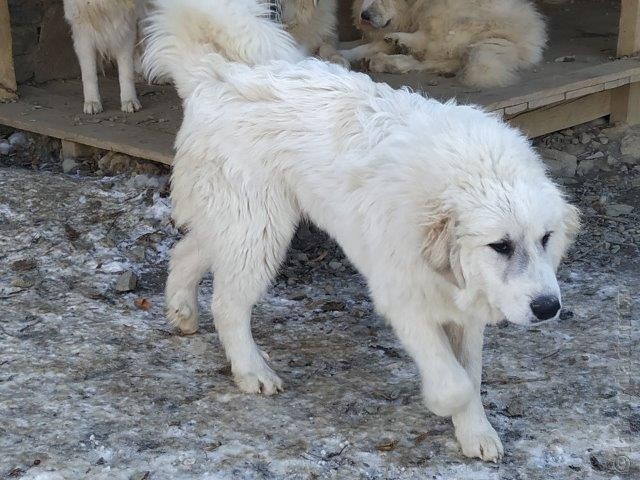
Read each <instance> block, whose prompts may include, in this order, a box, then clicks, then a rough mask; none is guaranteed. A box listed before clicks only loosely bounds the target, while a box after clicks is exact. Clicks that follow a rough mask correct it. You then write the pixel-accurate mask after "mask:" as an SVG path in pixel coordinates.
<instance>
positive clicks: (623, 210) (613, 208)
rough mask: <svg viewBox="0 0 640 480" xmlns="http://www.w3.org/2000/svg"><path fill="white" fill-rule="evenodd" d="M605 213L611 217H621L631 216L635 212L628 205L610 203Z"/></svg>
mask: <svg viewBox="0 0 640 480" xmlns="http://www.w3.org/2000/svg"><path fill="white" fill-rule="evenodd" d="M604 208H605V212H606V213H607V215H609V216H610V217H619V216H620V215H629V214H630V213H631V212H633V206H632V205H626V204H624V203H610V204H608V205H606V206H605V207H604Z"/></svg>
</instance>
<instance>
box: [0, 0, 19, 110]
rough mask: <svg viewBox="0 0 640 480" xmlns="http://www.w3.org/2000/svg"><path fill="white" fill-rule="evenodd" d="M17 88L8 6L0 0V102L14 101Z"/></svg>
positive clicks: (5, 1) (5, 0)
mask: <svg viewBox="0 0 640 480" xmlns="http://www.w3.org/2000/svg"><path fill="white" fill-rule="evenodd" d="M17 88H18V87H17V85H16V74H15V70H14V66H13V50H12V40H11V22H10V20H9V5H8V3H7V0H0V102H2V101H10V100H15V99H16V98H17V96H18V95H17Z"/></svg>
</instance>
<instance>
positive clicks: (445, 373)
mask: <svg viewBox="0 0 640 480" xmlns="http://www.w3.org/2000/svg"><path fill="white" fill-rule="evenodd" d="M389 313H390V314H388V315H387V317H388V318H389V320H390V323H391V324H392V326H393V328H394V330H395V332H396V334H397V335H398V338H399V339H400V341H401V342H402V344H403V345H404V347H405V349H406V350H407V351H408V352H409V354H410V355H411V356H412V357H413V359H414V360H415V362H416V363H417V364H418V368H419V369H420V375H421V377H422V389H423V393H424V399H425V403H426V405H427V407H428V408H429V410H431V411H432V412H433V413H435V414H436V415H439V416H443V417H450V416H452V415H456V414H459V413H461V412H463V411H465V410H466V409H467V408H468V404H469V402H471V401H472V399H473V396H474V393H475V389H474V386H473V383H472V382H471V379H470V378H469V375H468V374H467V372H466V371H465V369H464V368H463V367H462V365H460V363H459V362H458V361H457V359H456V357H455V354H454V352H453V349H452V348H451V343H450V341H449V338H448V337H447V334H446V333H445V331H444V329H443V328H442V326H441V325H439V324H437V323H432V322H431V321H430V320H429V319H427V318H425V315H424V313H419V312H410V311H407V310H406V309H404V308H403V309H402V310H398V311H395V312H394V311H391V312H389Z"/></svg>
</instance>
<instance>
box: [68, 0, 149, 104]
mask: <svg viewBox="0 0 640 480" xmlns="http://www.w3.org/2000/svg"><path fill="white" fill-rule="evenodd" d="M144 7H145V0H64V15H65V18H66V19H67V21H68V22H69V25H71V32H72V34H73V46H74V48H75V51H76V55H77V56H78V61H79V62H80V70H81V72H82V90H83V94H84V113H88V114H94V113H100V112H101V111H102V101H101V99H100V91H99V89H98V57H109V58H113V59H115V60H116V62H117V64H118V77H119V81H120V103H121V108H122V111H123V112H127V113H132V112H135V111H137V110H139V109H140V102H139V101H138V96H137V95H136V87H135V83H134V82H135V68H134V52H135V46H136V40H137V31H138V30H137V29H138V19H139V18H140V17H141V15H142V14H143V12H144Z"/></svg>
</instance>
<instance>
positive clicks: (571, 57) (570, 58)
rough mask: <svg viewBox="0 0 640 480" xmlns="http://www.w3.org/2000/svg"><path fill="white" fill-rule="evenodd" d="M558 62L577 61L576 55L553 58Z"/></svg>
mask: <svg viewBox="0 0 640 480" xmlns="http://www.w3.org/2000/svg"><path fill="white" fill-rule="evenodd" d="M553 61H554V62H556V63H570V62H575V61H576V56H575V55H564V56H562V57H557V58H555V59H554V60H553Z"/></svg>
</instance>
